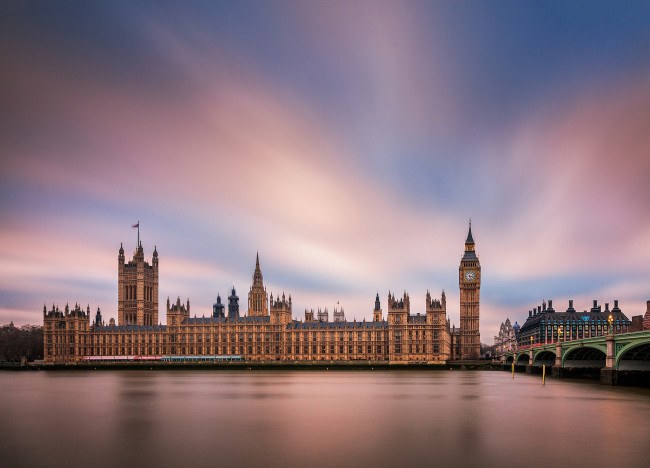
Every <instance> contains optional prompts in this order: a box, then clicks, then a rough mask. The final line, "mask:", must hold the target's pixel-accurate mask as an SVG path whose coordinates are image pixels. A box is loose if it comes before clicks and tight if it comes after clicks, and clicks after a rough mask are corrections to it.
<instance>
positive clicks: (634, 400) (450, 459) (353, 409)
mask: <svg viewBox="0 0 650 468" xmlns="http://www.w3.org/2000/svg"><path fill="white" fill-rule="evenodd" d="M648 447H650V390H649V389H635V388H620V387H619V388H617V387H604V386H600V385H598V384H597V383H591V382H583V381H569V380H554V379H547V381H546V385H544V386H543V385H542V383H541V378H540V377H539V376H531V375H525V374H516V375H515V378H514V379H512V378H511V375H510V374H509V373H507V372H499V371H374V372H373V371H202V370H199V371H178V370H174V371H135V370H134V371H128V370H127V371H96V372H94V371H71V372H67V371H60V372H1V373H0V453H1V454H2V455H1V456H2V465H3V466H7V467H18V466H30V467H32V466H43V467H63V466H66V467H75V466H88V467H114V466H115V467H116V466H121V467H122V466H124V467H136V466H159V467H167V466H193V467H194V466H199V467H203V466H262V465H268V466H291V467H303V466H308V467H321V466H323V467H325V466H362V467H365V466H395V467H401V466H434V465H435V466H459V467H464V466H468V467H469V466H487V467H508V466H603V467H604V466H609V467H613V466H616V467H625V466H629V467H641V466H644V467H645V466H648V456H649V452H648Z"/></svg>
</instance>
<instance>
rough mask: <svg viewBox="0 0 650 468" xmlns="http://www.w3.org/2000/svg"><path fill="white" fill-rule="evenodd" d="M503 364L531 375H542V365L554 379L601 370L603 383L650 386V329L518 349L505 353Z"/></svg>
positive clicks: (502, 358) (502, 357) (502, 359)
mask: <svg viewBox="0 0 650 468" xmlns="http://www.w3.org/2000/svg"><path fill="white" fill-rule="evenodd" d="M501 361H502V362H504V363H505V364H507V365H512V364H515V366H518V367H519V368H521V366H525V367H526V372H528V373H541V370H542V366H546V367H547V368H549V369H550V370H551V375H552V376H553V377H573V376H582V375H589V374H590V373H591V374H593V373H594V371H596V370H599V371H600V382H601V383H602V384H608V385H621V384H639V383H640V384H642V385H650V330H644V331H641V332H634V333H624V334H620V335H613V334H610V335H603V336H598V337H593V338H584V339H579V340H573V341H560V342H557V343H548V344H538V345H535V344H533V345H527V346H519V347H518V348H517V349H515V350H513V351H509V352H506V353H505V354H503V355H502V356H501Z"/></svg>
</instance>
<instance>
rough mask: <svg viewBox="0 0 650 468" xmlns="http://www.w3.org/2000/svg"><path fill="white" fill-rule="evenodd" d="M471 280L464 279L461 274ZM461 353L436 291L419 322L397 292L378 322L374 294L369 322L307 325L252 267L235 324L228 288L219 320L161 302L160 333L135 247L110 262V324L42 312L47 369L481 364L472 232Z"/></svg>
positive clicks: (154, 276)
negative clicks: (133, 360) (222, 359)
mask: <svg viewBox="0 0 650 468" xmlns="http://www.w3.org/2000/svg"><path fill="white" fill-rule="evenodd" d="M469 272H472V273H469ZM460 274H461V279H460V288H461V325H465V327H467V328H462V327H461V330H460V334H459V338H460V341H461V342H460V345H459V346H458V348H459V349H458V350H457V352H456V353H455V356H454V355H452V336H451V333H450V327H449V320H448V319H447V304H446V296H445V293H444V291H443V292H442V296H441V298H440V299H439V300H437V299H432V298H431V295H430V294H429V293H428V292H427V295H426V298H425V310H424V313H423V314H421V313H417V314H412V313H411V301H410V297H409V295H408V294H407V293H406V292H405V293H404V295H403V297H401V298H396V297H395V295H394V294H392V293H390V292H389V294H388V315H387V317H386V318H384V316H383V313H382V310H381V304H380V300H379V294H377V296H376V298H375V307H374V310H373V320H372V321H365V320H364V321H360V322H358V321H351V322H350V321H347V320H345V315H344V313H343V310H342V309H340V310H337V309H335V310H334V317H335V320H334V321H333V322H330V321H329V320H328V319H327V314H326V313H325V314H324V313H320V314H319V317H320V318H321V320H318V318H316V319H315V318H314V313H313V311H305V319H304V320H300V321H299V320H295V319H293V317H292V302H291V296H290V295H289V296H288V297H286V296H285V294H284V293H283V294H282V295H281V296H277V297H275V298H274V297H273V294H271V295H270V297H269V296H268V295H267V292H266V288H265V287H264V284H263V278H262V273H261V270H260V265H259V256H258V258H257V259H256V265H255V272H254V274H253V284H252V286H251V288H250V291H249V294H248V312H247V314H246V315H244V316H240V314H239V302H238V301H239V297H238V296H237V295H236V292H235V288H234V287H233V289H232V292H231V295H230V297H229V298H228V301H229V303H228V316H227V317H226V316H225V313H224V306H223V304H221V298H220V297H218V298H217V303H216V304H214V306H213V314H212V316H211V317H196V316H194V317H191V316H190V301H189V300H187V302H185V303H182V302H181V300H180V298H178V299H177V300H176V302H175V303H171V302H170V300H169V299H167V305H166V316H167V324H166V325H161V324H157V303H158V253H157V252H156V251H154V256H153V260H152V265H151V266H149V265H148V264H147V263H146V262H145V261H144V253H143V250H142V245H138V247H137V249H136V252H135V254H134V256H133V260H132V261H130V262H129V263H128V264H126V265H125V264H124V251H123V248H122V247H120V251H119V255H118V323H117V324H115V322H114V320H113V319H111V320H110V322H109V324H108V325H107V324H106V323H104V321H103V320H102V317H101V312H100V310H99V309H98V310H97V314H96V316H95V319H94V321H93V322H92V323H91V316H90V308H89V307H88V308H87V309H86V310H83V309H82V308H81V307H79V305H76V306H75V307H74V308H73V309H72V310H71V309H70V308H69V307H68V306H67V305H66V306H65V309H64V310H63V311H61V310H59V308H58V307H56V306H54V305H53V306H52V309H51V310H49V311H48V310H47V309H46V307H43V321H44V327H43V329H44V348H45V361H46V362H49V363H74V362H78V361H82V360H83V359H84V357H86V356H92V357H106V358H107V359H110V358H111V357H121V356H146V357H150V358H161V357H162V356H241V358H242V359H244V360H247V361H359V360H363V361H370V362H380V361H384V362H386V361H387V362H394V363H400V362H401V363H407V362H429V363H444V362H446V361H448V360H450V359H452V358H454V357H455V358H458V357H461V358H474V357H477V356H478V354H479V346H480V345H479V341H478V340H479V335H478V288H479V285H480V266H479V264H478V258H477V257H476V254H475V252H474V242H473V240H472V235H471V227H470V231H469V234H468V238H467V241H466V243H465V255H464V256H463V260H462V261H461V266H460Z"/></svg>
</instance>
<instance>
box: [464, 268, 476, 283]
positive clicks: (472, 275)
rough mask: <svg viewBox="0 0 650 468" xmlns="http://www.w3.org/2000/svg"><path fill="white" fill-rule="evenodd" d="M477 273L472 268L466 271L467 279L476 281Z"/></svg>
mask: <svg viewBox="0 0 650 468" xmlns="http://www.w3.org/2000/svg"><path fill="white" fill-rule="evenodd" d="M475 277H476V274H475V273H474V272H473V271H472V270H468V271H466V272H465V281H474V278H475Z"/></svg>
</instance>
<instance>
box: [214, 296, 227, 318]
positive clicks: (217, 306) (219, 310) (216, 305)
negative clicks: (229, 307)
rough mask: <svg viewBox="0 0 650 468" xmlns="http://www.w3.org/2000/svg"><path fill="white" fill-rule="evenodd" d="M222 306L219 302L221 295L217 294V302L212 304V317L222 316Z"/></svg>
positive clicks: (223, 315)
mask: <svg viewBox="0 0 650 468" xmlns="http://www.w3.org/2000/svg"><path fill="white" fill-rule="evenodd" d="M223 309H224V306H223V304H222V303H221V295H220V294H217V302H215V303H214V304H212V317H214V318H224V317H225V314H224V312H223Z"/></svg>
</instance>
